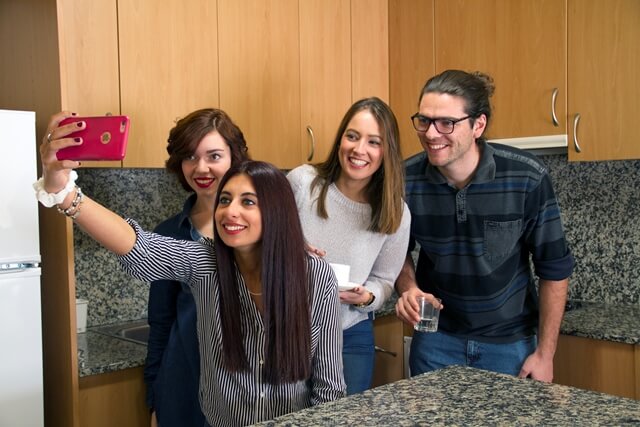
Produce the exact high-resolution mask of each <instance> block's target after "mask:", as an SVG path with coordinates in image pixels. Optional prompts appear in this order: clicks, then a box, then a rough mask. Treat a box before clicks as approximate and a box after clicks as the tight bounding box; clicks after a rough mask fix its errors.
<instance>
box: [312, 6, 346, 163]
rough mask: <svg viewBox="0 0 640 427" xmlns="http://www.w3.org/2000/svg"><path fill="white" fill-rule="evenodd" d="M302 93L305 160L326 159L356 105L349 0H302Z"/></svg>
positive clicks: (319, 160)
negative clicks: (354, 104)
mask: <svg viewBox="0 0 640 427" xmlns="http://www.w3.org/2000/svg"><path fill="white" fill-rule="evenodd" d="M328 29H331V30H328ZM300 91H301V93H300V108H301V111H300V116H301V128H300V133H301V136H300V141H302V142H303V144H302V149H303V158H302V159H300V162H310V163H318V162H322V161H324V160H325V159H326V158H327V155H328V154H329V152H330V150H331V148H332V146H333V141H334V139H335V136H336V130H337V129H338V126H339V124H340V121H341V120H342V116H343V115H344V113H346V111H347V109H348V108H349V106H350V105H351V10H350V2H349V0H304V1H301V2H300Z"/></svg>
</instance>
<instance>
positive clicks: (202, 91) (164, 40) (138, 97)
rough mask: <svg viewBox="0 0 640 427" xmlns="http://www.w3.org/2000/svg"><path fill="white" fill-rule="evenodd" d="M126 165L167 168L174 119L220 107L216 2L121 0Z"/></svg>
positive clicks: (121, 76) (121, 74)
mask: <svg viewBox="0 0 640 427" xmlns="http://www.w3.org/2000/svg"><path fill="white" fill-rule="evenodd" d="M118 21H119V25H120V81H121V87H122V95H121V96H122V101H121V104H122V114H126V115H128V116H130V117H131V131H130V134H129V145H128V147H127V156H126V157H125V159H124V161H123V164H124V166H125V167H164V162H165V160H166V159H167V151H166V147H167V138H168V136H169V130H170V129H171V128H172V127H173V126H174V124H175V121H176V120H177V119H179V118H180V117H183V116H185V115H187V114H188V113H190V112H191V111H193V110H196V109H200V108H210V107H217V106H218V55H217V46H218V41H217V27H216V25H217V24H216V23H217V13H216V2H215V1H209V0H167V1H163V2H162V5H159V4H156V2H154V1H148V0H126V1H119V2H118Z"/></svg>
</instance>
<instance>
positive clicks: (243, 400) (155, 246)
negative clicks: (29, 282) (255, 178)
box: [119, 220, 345, 426]
mask: <svg viewBox="0 0 640 427" xmlns="http://www.w3.org/2000/svg"><path fill="white" fill-rule="evenodd" d="M129 223H130V224H131V225H132V227H133V228H134V230H135V231H136V235H137V240H136V244H135V247H134V248H133V249H132V250H131V252H130V253H129V254H127V255H125V256H121V257H119V259H120V262H121V264H122V266H123V268H124V270H125V271H126V272H127V273H129V274H131V275H132V276H134V277H136V278H138V279H140V280H143V281H147V282H151V281H154V280H160V279H166V280H176V281H179V282H183V283H187V284H188V285H189V286H190V288H191V290H192V292H193V296H194V299H195V302H196V308H197V313H198V339H199V342H200V372H201V373H202V374H201V376H200V404H201V406H202V411H203V412H204V414H205V416H206V417H207V421H208V423H209V424H211V425H212V426H239V425H248V424H254V423H257V422H260V421H265V420H270V419H272V418H275V417H277V416H280V415H284V414H287V413H290V412H293V411H297V410H300V409H303V408H307V407H310V406H313V405H317V404H320V403H324V402H329V401H332V400H335V399H337V398H339V397H342V396H344V394H345V384H344V379H343V375H342V353H341V352H342V329H341V327H340V319H339V298H338V292H337V284H336V283H335V276H334V275H333V274H332V271H331V268H330V267H329V264H328V263H327V262H326V261H324V260H322V259H320V258H316V257H311V256H309V257H308V271H309V280H310V283H311V284H312V287H313V291H312V294H313V295H312V300H311V366H312V373H311V377H310V378H308V379H307V380H306V381H300V382H296V383H286V384H279V385H273V384H268V383H265V382H263V381H262V378H263V366H264V358H265V340H266V331H265V329H264V323H263V320H262V316H261V314H260V312H259V311H258V309H257V308H256V306H255V304H254V303H253V300H252V299H251V297H250V295H249V291H248V289H247V288H246V286H245V284H244V280H243V279H242V276H241V275H240V272H239V271H238V270H236V278H237V280H238V282H239V283H240V285H239V289H238V292H239V295H240V305H241V306H240V307H238V309H239V310H240V311H241V319H242V322H243V325H242V326H243V331H244V336H243V337H238V339H242V340H243V344H244V348H245V351H246V353H247V359H248V362H249V366H250V369H249V370H248V371H242V372H229V371H227V370H226V369H225V368H224V366H223V353H222V328H221V323H220V307H219V293H218V291H219V277H218V274H217V271H216V267H215V265H216V257H215V250H214V248H213V244H212V242H211V241H210V240H208V239H202V240H201V241H200V242H193V241H186V240H175V239H171V238H169V237H164V236H160V235H158V234H154V233H149V232H145V231H143V230H141V229H140V227H139V226H138V224H137V223H135V221H132V220H129Z"/></svg>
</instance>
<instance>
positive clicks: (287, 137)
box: [218, 0, 388, 169]
mask: <svg viewBox="0 0 640 427" xmlns="http://www.w3.org/2000/svg"><path fill="white" fill-rule="evenodd" d="M218 17H219V19H218V22H219V25H218V38H219V63H220V76H219V79H220V108H222V109H223V110H225V111H227V112H228V113H229V115H230V116H231V117H232V118H233V119H234V120H235V121H236V122H237V124H238V125H239V126H240V128H241V129H242V131H243V133H244V135H245V138H246V139H247V143H248V146H249V153H250V155H251V156H252V157H253V158H255V159H260V160H266V161H269V162H272V163H274V164H276V165H277V166H279V167H281V168H284V169H290V168H293V167H296V166H298V165H300V164H302V163H304V162H319V161H322V160H324V159H325V158H326V155H327V154H328V152H329V150H330V148H331V143H332V142H333V139H334V137H335V131H336V130H337V128H338V125H339V123H340V119H341V118H342V116H343V115H344V113H345V112H346V110H347V108H348V107H349V106H350V105H351V103H352V102H353V101H355V100H357V99H360V98H362V97H365V96H374V95H375V96H379V97H380V98H382V99H384V100H386V101H388V42H387V38H388V31H387V1H386V0H374V1H363V0H350V1H349V0H331V1H321V0H304V1H299V0H271V1H261V0H241V1H236V0H219V2H218ZM247 28H251V29H252V31H247V30H246V29H247ZM372 46H373V47H375V48H372Z"/></svg>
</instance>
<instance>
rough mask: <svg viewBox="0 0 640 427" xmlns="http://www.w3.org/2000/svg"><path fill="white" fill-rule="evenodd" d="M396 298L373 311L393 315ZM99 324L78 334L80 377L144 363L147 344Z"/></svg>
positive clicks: (394, 295) (380, 314)
mask: <svg viewBox="0 0 640 427" xmlns="http://www.w3.org/2000/svg"><path fill="white" fill-rule="evenodd" d="M397 299H398V297H397V295H396V294H395V292H394V293H393V295H392V296H391V297H390V298H389V299H388V300H387V301H385V303H384V304H383V306H382V307H381V308H380V309H379V310H377V311H376V313H375V315H376V317H380V316H387V315H389V314H393V315H395V312H396V311H395V304H396V300H397ZM134 322H138V321H137V320H136V321H134ZM101 328H103V327H102V326H97V327H92V328H88V329H87V332H84V333H80V334H78V369H79V371H80V372H79V373H80V377H86V376H89V375H97V374H105V373H108V372H114V371H120V370H123V369H128V368H137V367H139V366H144V362H145V357H146V355H147V346H145V345H143V344H137V343H133V342H130V341H125V340H123V339H121V338H116V337H113V336H109V335H105V334H104V333H98V332H95V330H96V329H101Z"/></svg>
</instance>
